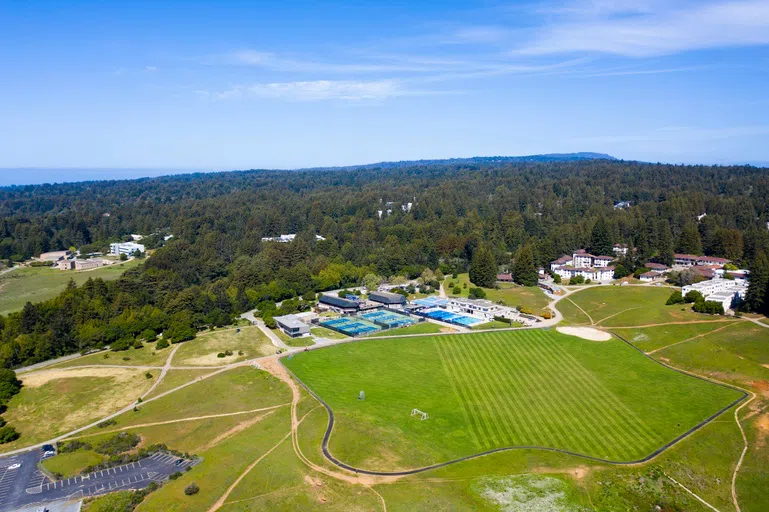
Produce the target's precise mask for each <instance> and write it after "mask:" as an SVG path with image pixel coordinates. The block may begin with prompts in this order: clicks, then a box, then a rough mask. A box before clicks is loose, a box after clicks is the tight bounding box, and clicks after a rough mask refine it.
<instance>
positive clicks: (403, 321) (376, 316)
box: [358, 310, 416, 329]
mask: <svg viewBox="0 0 769 512" xmlns="http://www.w3.org/2000/svg"><path fill="white" fill-rule="evenodd" d="M358 316H359V317H360V318H363V319H365V320H369V321H371V322H374V323H375V324H377V325H381V326H382V327H384V328H386V329H393V328H395V327H404V326H406V325H411V324H414V323H416V321H415V320H414V319H413V318H410V317H408V316H406V315H401V314H400V313H395V312H393V311H384V310H379V311H370V312H368V313H361V314H360V315H358Z"/></svg>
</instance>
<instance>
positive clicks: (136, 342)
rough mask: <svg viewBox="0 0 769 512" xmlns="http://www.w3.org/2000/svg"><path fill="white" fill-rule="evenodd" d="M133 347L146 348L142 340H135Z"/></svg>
mask: <svg viewBox="0 0 769 512" xmlns="http://www.w3.org/2000/svg"><path fill="white" fill-rule="evenodd" d="M133 348H135V349H140V348H144V344H143V343H142V342H141V340H135V341H134V342H133Z"/></svg>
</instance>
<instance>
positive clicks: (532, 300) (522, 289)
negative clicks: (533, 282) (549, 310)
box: [443, 274, 550, 312]
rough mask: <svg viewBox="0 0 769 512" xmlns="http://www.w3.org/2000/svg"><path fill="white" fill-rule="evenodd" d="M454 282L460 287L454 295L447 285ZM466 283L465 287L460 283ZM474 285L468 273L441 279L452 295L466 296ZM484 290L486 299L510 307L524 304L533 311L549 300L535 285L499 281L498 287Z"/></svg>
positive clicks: (544, 305)
mask: <svg viewBox="0 0 769 512" xmlns="http://www.w3.org/2000/svg"><path fill="white" fill-rule="evenodd" d="M451 282H454V283H455V284H456V285H458V286H459V287H460V288H461V290H462V291H461V293H460V294H459V295H454V293H453V291H452V289H451V288H450V287H449V283H451ZM464 284H466V285H467V288H464V287H463V286H462V285H464ZM473 286H474V285H473V284H471V283H470V277H469V275H468V274H459V275H458V276H457V278H456V279H454V278H452V277H451V276H448V277H446V279H445V280H444V281H443V287H444V288H445V290H446V293H447V294H448V295H449V296H452V297H467V294H468V293H469V290H470V287H473ZM484 291H485V292H486V298H487V299H488V300H491V301H494V302H499V301H502V302H503V303H504V304H505V305H507V306H510V307H512V308H515V307H518V306H526V307H529V308H531V309H532V310H533V311H534V312H539V311H540V310H542V309H543V308H545V307H547V305H548V304H549V303H550V300H549V299H548V298H547V296H546V295H545V294H544V293H543V292H542V290H540V289H539V288H537V287H536V286H530V287H526V286H518V285H515V284H512V283H500V284H499V288H484Z"/></svg>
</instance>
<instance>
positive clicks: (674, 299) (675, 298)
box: [665, 290, 686, 306]
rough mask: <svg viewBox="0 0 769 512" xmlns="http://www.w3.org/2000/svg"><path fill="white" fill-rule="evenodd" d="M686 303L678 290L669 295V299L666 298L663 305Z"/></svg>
mask: <svg viewBox="0 0 769 512" xmlns="http://www.w3.org/2000/svg"><path fill="white" fill-rule="evenodd" d="M684 302H686V300H685V299H684V296H683V295H681V292H680V291H679V290H676V291H674V292H673V293H671V294H670V297H668V300H667V302H665V305H667V306H671V305H673V304H683V303H684Z"/></svg>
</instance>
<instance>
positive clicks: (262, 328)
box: [240, 309, 291, 350]
mask: <svg viewBox="0 0 769 512" xmlns="http://www.w3.org/2000/svg"><path fill="white" fill-rule="evenodd" d="M255 311H256V310H255V309H254V310H252V311H248V312H246V313H243V314H242V315H240V318H245V319H246V320H248V321H249V322H251V323H252V324H254V325H255V326H257V327H258V328H259V330H260V331H262V332H263V333H264V334H265V335H266V336H267V337H268V338H269V339H270V341H271V342H272V344H273V345H275V346H276V347H278V348H279V349H282V350H291V347H289V346H288V345H286V344H285V343H284V342H283V340H282V339H280V338H279V337H278V335H277V334H275V333H274V332H272V329H270V328H269V327H267V326H266V325H264V321H262V319H261V318H257V317H256V316H255V315H254V312H255Z"/></svg>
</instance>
